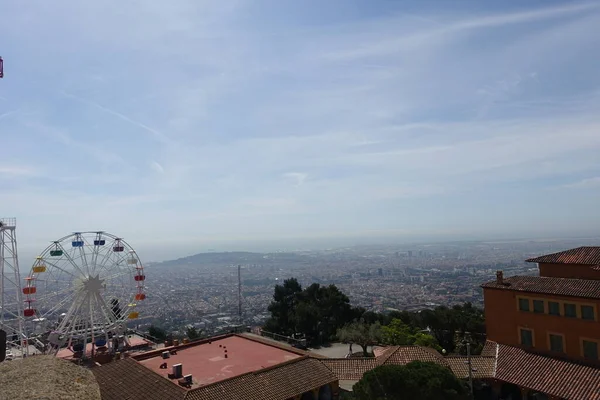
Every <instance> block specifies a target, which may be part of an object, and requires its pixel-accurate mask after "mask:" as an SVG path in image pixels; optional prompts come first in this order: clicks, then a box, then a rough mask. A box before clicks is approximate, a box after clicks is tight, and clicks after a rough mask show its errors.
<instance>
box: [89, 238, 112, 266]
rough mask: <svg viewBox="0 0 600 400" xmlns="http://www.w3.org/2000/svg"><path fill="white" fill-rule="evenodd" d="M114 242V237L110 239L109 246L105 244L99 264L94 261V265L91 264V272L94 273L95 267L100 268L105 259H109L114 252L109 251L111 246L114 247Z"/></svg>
mask: <svg viewBox="0 0 600 400" xmlns="http://www.w3.org/2000/svg"><path fill="white" fill-rule="evenodd" d="M115 243H116V240H115V239H113V240H112V242H111V243H110V245H109V246H107V250H106V252H105V253H104V257H103V258H102V261H101V262H100V265H98V263H97V262H96V263H94V266H93V273H94V274H95V273H96V268H100V269H101V268H102V267H103V266H104V264H105V263H106V262H107V260H109V259H110V257H111V256H112V255H113V254H114V253H113V252H112V251H111V249H113V248H114V245H115Z"/></svg>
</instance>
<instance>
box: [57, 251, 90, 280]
mask: <svg viewBox="0 0 600 400" xmlns="http://www.w3.org/2000/svg"><path fill="white" fill-rule="evenodd" d="M57 246H58V247H60V248H61V250H62V252H63V254H64V256H65V258H66V259H67V260H68V261H69V262H70V263H71V265H72V266H73V267H74V268H75V269H76V270H78V271H79V273H80V274H81V276H82V277H83V276H86V275H85V274H84V273H83V271H82V270H81V268H79V266H78V265H77V264H76V263H75V262H74V261H73V258H72V257H71V256H70V255H69V253H68V252H67V251H65V248H64V247H63V246H62V244H61V243H58V244H57Z"/></svg>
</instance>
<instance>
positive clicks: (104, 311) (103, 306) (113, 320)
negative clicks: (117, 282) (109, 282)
mask: <svg viewBox="0 0 600 400" xmlns="http://www.w3.org/2000/svg"><path fill="white" fill-rule="evenodd" d="M95 297H96V302H97V303H98V306H99V308H100V311H102V314H104V318H106V321H107V322H108V323H109V324H110V323H113V324H114V323H116V322H117V321H118V320H119V318H117V316H116V315H115V314H114V312H113V310H111V309H109V308H108V306H107V305H106V303H105V302H104V299H103V298H102V296H100V295H99V294H98V293H96V294H95ZM111 316H113V317H112V318H111Z"/></svg>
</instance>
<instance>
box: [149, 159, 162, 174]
mask: <svg viewBox="0 0 600 400" xmlns="http://www.w3.org/2000/svg"><path fill="white" fill-rule="evenodd" d="M150 166H151V167H152V169H153V170H155V171H156V172H158V173H159V174H164V173H165V169H164V168H163V167H162V165H160V164H159V163H158V162H156V161H152V164H150Z"/></svg>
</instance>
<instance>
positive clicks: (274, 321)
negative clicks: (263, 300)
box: [264, 278, 302, 336]
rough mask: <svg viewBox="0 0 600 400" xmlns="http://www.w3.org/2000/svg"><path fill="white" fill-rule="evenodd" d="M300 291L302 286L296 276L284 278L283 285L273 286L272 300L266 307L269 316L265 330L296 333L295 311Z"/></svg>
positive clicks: (286, 333) (284, 333)
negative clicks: (269, 313)
mask: <svg viewBox="0 0 600 400" xmlns="http://www.w3.org/2000/svg"><path fill="white" fill-rule="evenodd" d="M300 292H302V286H300V283H298V280H297V279H296V278H290V279H286V280H285V281H283V285H276V286H275V293H274V294H273V301H272V302H271V304H270V305H269V308H268V309H269V312H271V318H269V320H268V321H267V322H266V324H265V326H264V329H265V330H266V331H269V332H273V333H278V334H281V335H288V336H291V335H292V334H294V333H296V332H295V325H296V321H295V311H296V304H297V300H298V298H297V297H298V293H300Z"/></svg>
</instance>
